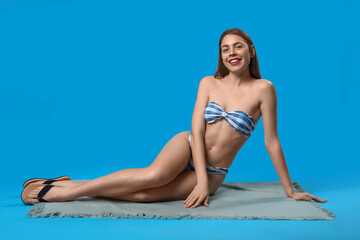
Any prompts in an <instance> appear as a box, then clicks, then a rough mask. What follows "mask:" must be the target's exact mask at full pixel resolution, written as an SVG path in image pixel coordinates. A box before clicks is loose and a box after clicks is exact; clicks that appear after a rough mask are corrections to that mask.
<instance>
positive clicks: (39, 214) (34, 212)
mask: <svg viewBox="0 0 360 240" xmlns="http://www.w3.org/2000/svg"><path fill="white" fill-rule="evenodd" d="M292 185H293V187H294V190H295V191H296V192H306V191H305V189H303V188H302V187H301V186H300V185H299V183H298V182H296V181H294V182H292ZM310 203H311V204H313V205H314V206H315V207H317V208H319V209H320V210H321V211H323V212H324V213H326V215H327V216H328V217H329V218H318V217H294V218H289V217H276V218H272V217H267V216H233V217H213V216H212V217H207V216H203V215H190V214H181V215H178V216H172V217H170V218H169V217H163V216H157V215H153V214H152V215H150V214H149V215H148V214H145V213H137V214H114V213H102V214H63V213H61V212H52V213H48V214H43V210H44V207H45V204H49V203H38V204H35V206H34V207H33V208H31V209H30V211H29V212H28V216H29V217H31V218H54V217H61V218H125V219H232V220H334V219H335V216H334V214H333V212H332V211H329V210H327V209H325V208H323V207H322V206H321V205H320V204H318V203H316V202H310ZM50 204H51V203H50Z"/></svg>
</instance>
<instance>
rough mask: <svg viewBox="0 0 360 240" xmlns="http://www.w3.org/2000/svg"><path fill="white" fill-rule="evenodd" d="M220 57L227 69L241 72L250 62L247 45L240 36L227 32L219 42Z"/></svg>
mask: <svg viewBox="0 0 360 240" xmlns="http://www.w3.org/2000/svg"><path fill="white" fill-rule="evenodd" d="M221 57H222V60H223V63H224V65H225V67H226V68H227V69H229V71H231V72H238V71H241V72H242V71H243V70H245V69H246V68H248V66H249V63H250V51H249V47H248V45H247V43H246V42H245V40H244V39H243V38H242V37H240V36H238V35H234V34H228V35H226V36H225V37H224V38H223V40H222V42H221Z"/></svg>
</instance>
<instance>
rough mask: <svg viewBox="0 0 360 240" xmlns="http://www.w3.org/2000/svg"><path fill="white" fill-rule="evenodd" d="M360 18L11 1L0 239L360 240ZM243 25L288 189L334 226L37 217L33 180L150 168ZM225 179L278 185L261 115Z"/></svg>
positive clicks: (262, 7) (2, 102)
mask: <svg viewBox="0 0 360 240" xmlns="http://www.w3.org/2000/svg"><path fill="white" fill-rule="evenodd" d="M359 10H360V1H355V0H354V1H350V0H346V1H302V2H301V3H300V2H294V3H290V2H288V1H256V2H255V1H253V2H251V1H221V2H220V1H171V2H168V1H136V2H132V3H131V2H118V1H69V0H63V1H16V3H15V1H10V0H3V1H1V3H0V34H1V35H0V51H1V52H0V159H1V174H0V181H1V184H0V186H1V187H0V194H1V196H0V200H1V202H0V207H1V212H0V221H1V225H0V234H1V235H3V236H6V238H4V239H23V238H24V237H25V236H26V237H27V239H35V238H36V239H48V236H47V235H42V236H37V234H38V233H39V231H40V230H41V232H44V231H45V233H47V234H51V235H53V234H54V233H56V236H53V239H58V238H59V239H60V238H65V237H66V238H69V239H71V237H80V236H83V235H84V234H85V235H86V238H87V239H110V238H115V237H120V236H126V238H128V239H142V238H152V237H153V238H154V239H161V238H164V239H195V238H200V239H201V238H204V239H239V238H240V237H245V238H247V239H262V238H263V237H264V236H266V237H267V238H271V237H273V238H274V239H279V238H281V237H291V238H295V239H296V238H299V239H314V238H316V237H317V238H319V237H320V238H322V237H324V238H326V239H337V238H339V237H341V238H343V239H353V238H355V237H360V232H359V230H358V227H359V223H360V218H359V215H358V213H359V210H360V209H359V204H358V203H359V200H360V194H359V193H360V191H359V190H360V188H359V186H358V183H359V174H358V172H359V170H358V169H359V160H360V158H359V154H358V151H357V150H358V144H359V140H358V137H359V134H360V129H359V122H360V108H359V107H360V98H359V94H358V93H359V90H360V68H359V66H360V60H359V59H360V58H359V56H360V47H359V42H360V31H359V27H358V25H359V20H360V19H359V17H357V16H356V15H357V13H358V12H359ZM234 27H237V28H240V29H242V30H244V31H245V32H247V33H248V34H249V35H250V37H251V38H252V40H253V42H254V45H255V48H256V51H257V55H258V60H259V65H260V72H261V76H262V78H265V79H268V80H270V81H271V82H273V84H274V85H275V88H276V91H277V97H278V134H279V137H280V142H281V145H282V148H283V151H284V154H285V159H286V162H287V166H288V169H289V173H290V177H291V180H292V181H298V182H299V183H300V185H301V186H302V187H303V188H305V190H307V191H308V192H309V193H311V194H314V195H316V196H319V197H321V198H325V199H327V200H328V202H327V203H325V204H321V205H322V206H323V207H325V208H327V209H329V210H331V211H333V212H334V214H335V217H336V219H335V220H334V221H264V220H131V219H115V220H114V219H30V218H28V217H27V215H26V213H27V212H28V211H29V209H30V208H31V207H29V206H24V205H23V204H22V202H21V201H20V198H19V195H20V193H21V190H22V187H21V186H22V183H23V182H24V181H25V180H26V179H28V178H31V177H38V176H39V177H55V176H59V175H64V174H67V175H69V176H71V178H72V179H92V178H96V177H100V176H102V175H105V174H108V173H111V172H114V171H116V170H120V169H124V168H141V167H147V166H148V165H150V164H151V163H152V161H153V160H154V159H155V158H156V156H157V155H158V154H159V152H160V151H161V149H162V148H163V147H164V145H165V144H166V143H167V142H168V141H169V140H170V139H171V138H172V137H173V136H174V135H175V134H177V133H179V132H181V131H188V130H190V128H191V118H192V112H193V108H194V104H195V100H196V94H197V89H198V85H199V82H200V80H201V79H202V78H203V77H204V76H208V75H213V74H214V73H215V71H216V67H217V60H218V41H219V38H220V35H221V34H222V33H223V32H224V31H225V30H226V29H231V28H234ZM225 181H242V182H248V181H249V182H250V181H259V182H260V181H279V178H278V176H277V174H276V171H275V169H274V167H273V165H272V162H271V159H270V157H269V155H268V153H267V152H266V149H265V146H264V132H263V126H262V118H261V119H260V121H259V122H258V125H257V128H256V130H255V131H254V133H253V135H252V136H251V138H250V140H249V141H248V142H247V143H246V144H245V145H244V147H243V148H242V149H241V151H240V152H239V153H238V155H237V157H236V159H235V161H234V163H233V165H232V166H231V168H230V171H229V174H228V176H227V178H226V180H225ZM210 206H211V202H210ZM356 212H357V215H355V213H356ZM146 224H147V225H146ZM212 226H214V227H212ZM19 227H21V229H22V230H23V231H22V232H19V231H18V228H19ZM45 228H46V230H44V229H45ZM210 229H211V230H210ZM214 229H215V230H214ZM216 229H217V230H216ZM259 230H261V231H262V233H260V232H259ZM214 231H215V232H214ZM310 236H311V237H310Z"/></svg>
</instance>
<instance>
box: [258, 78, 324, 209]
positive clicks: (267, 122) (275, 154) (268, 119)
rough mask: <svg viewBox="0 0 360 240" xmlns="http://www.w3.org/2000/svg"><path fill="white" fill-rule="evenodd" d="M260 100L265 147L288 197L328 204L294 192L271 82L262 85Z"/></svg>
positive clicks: (308, 195)
mask: <svg viewBox="0 0 360 240" xmlns="http://www.w3.org/2000/svg"><path fill="white" fill-rule="evenodd" d="M260 98H261V99H260V101H261V103H260V111H261V114H262V117H263V126H264V132H265V147H266V150H267V152H268V153H269V155H270V158H271V160H272V162H273V164H274V167H275V170H276V172H277V174H278V176H279V178H280V182H281V185H282V186H283V188H284V191H285V194H286V196H287V197H290V198H293V199H295V200H306V201H313V200H312V199H314V200H316V201H318V202H326V201H327V200H325V199H321V198H318V197H316V196H314V195H311V194H309V193H307V192H305V193H298V192H295V191H294V189H293V187H292V184H291V180H290V175H289V172H288V169H287V166H286V162H285V157H284V153H283V151H282V148H281V144H280V140H279V137H278V134H277V97H276V91H275V87H274V85H273V84H272V83H271V82H270V81H268V80H265V81H264V82H262V83H261V86H260Z"/></svg>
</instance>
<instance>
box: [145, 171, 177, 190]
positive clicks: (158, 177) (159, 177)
mask: <svg viewBox="0 0 360 240" xmlns="http://www.w3.org/2000/svg"><path fill="white" fill-rule="evenodd" d="M147 179H148V181H149V183H150V184H151V185H152V187H160V186H163V185H165V184H167V183H169V182H171V181H172V180H173V177H172V176H171V175H170V174H166V173H164V172H162V171H156V170H154V171H151V170H150V171H149V174H148V176H147Z"/></svg>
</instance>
